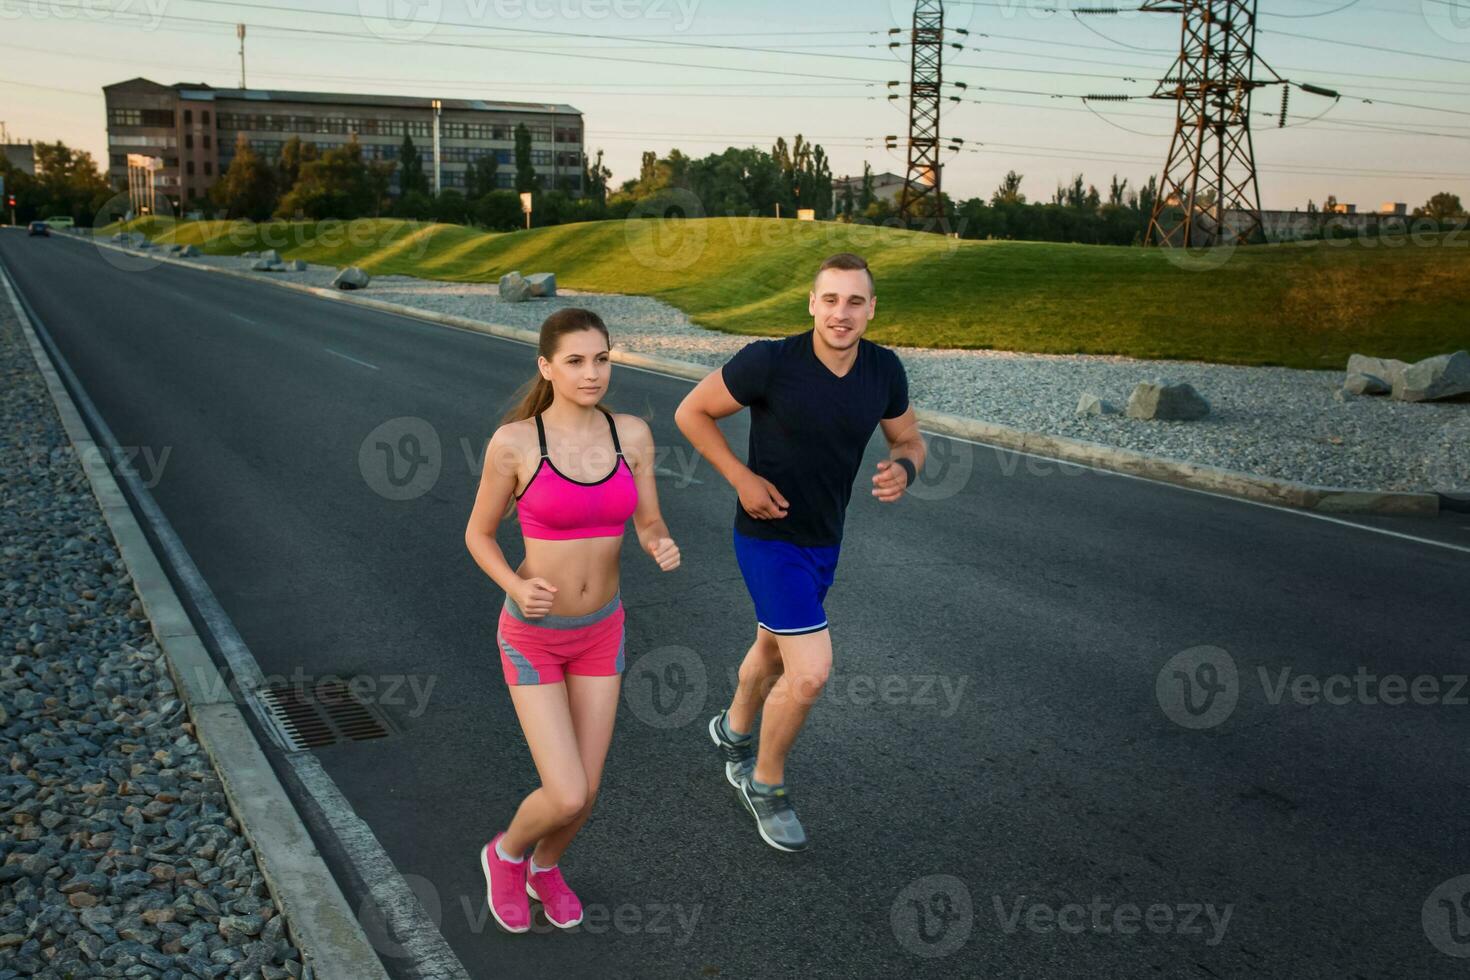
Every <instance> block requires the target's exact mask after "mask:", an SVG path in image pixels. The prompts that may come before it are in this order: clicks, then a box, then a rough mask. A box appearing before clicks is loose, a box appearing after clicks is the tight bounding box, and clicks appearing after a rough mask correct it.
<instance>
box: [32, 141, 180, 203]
mask: <svg viewBox="0 0 1470 980" xmlns="http://www.w3.org/2000/svg"><path fill="white" fill-rule="evenodd" d="M34 152H35V156H36V177H35V181H34V184H33V185H32V186H33V188H34V192H35V194H36V195H37V196H38V197H39V198H40V200H38V201H37V202H36V203H37V205H38V206H39V207H40V208H43V209H45V211H46V213H45V214H44V215H42V217H48V218H49V217H51V216H53V215H69V216H70V217H71V218H72V220H74V221H78V222H86V223H90V219H91V217H92V216H93V215H94V214H96V213H97V211H98V210H99V209H100V208H101V207H102V205H103V204H104V203H105V202H106V201H107V199H108V198H109V197H110V196H111V195H112V192H111V189H110V188H109V187H108V186H107V178H106V177H104V176H103V175H102V173H101V172H100V171H99V170H98V169H97V164H96V163H95V162H94V161H93V160H92V154H90V153H88V152H87V151H85V150H73V149H72V148H71V147H69V146H67V145H66V144H65V143H62V142H60V141H59V140H58V141H57V142H55V143H37V144H35V149H34ZM5 186H6V193H13V191H12V190H11V189H12V188H17V187H18V185H17V184H14V183H12V182H11V181H10V180H9V179H7V180H6V183H5ZM160 196H161V195H160ZM18 217H19V215H17V218H18Z"/></svg>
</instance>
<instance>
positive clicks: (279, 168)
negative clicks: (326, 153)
mask: <svg viewBox="0 0 1470 980" xmlns="http://www.w3.org/2000/svg"><path fill="white" fill-rule="evenodd" d="M320 156H321V154H320V153H318V152H317V148H316V144H315V143H303V142H301V137H300V136H293V137H291V138H290V139H288V140H287V141H286V144H285V145H284V146H282V147H281V159H280V160H278V161H277V162H276V186H277V187H279V188H280V189H281V190H282V192H285V191H289V190H290V189H291V188H293V187H295V186H296V181H297V180H299V179H300V178H301V165H302V164H303V163H310V162H311V161H313V160H316V159H318V158H319V157H320Z"/></svg>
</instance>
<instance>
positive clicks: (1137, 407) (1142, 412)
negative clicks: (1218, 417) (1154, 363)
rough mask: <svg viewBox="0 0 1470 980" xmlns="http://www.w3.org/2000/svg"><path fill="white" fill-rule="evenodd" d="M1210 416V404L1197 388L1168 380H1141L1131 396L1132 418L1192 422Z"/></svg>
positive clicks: (1129, 412) (1130, 410) (1130, 413)
mask: <svg viewBox="0 0 1470 980" xmlns="http://www.w3.org/2000/svg"><path fill="white" fill-rule="evenodd" d="M1208 414H1210V403H1209V402H1207V401H1205V399H1204V397H1203V396H1201V395H1200V393H1199V392H1197V391H1195V390H1194V386H1193V385H1190V384H1184V383H1178V384H1176V383H1173V382H1168V381H1140V382H1139V383H1138V385H1137V386H1136V387H1134V389H1133V394H1131V395H1129V396H1128V417H1129V418H1134V419H1160V420H1165V421H1189V420H1191V419H1202V418H1204V417H1205V416H1206V415H1208Z"/></svg>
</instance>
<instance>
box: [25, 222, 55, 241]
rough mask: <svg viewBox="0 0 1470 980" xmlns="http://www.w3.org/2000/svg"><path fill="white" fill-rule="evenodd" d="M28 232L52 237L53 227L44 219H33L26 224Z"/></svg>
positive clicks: (28, 233)
mask: <svg viewBox="0 0 1470 980" xmlns="http://www.w3.org/2000/svg"><path fill="white" fill-rule="evenodd" d="M26 234H27V235H40V236H42V237H43V238H50V237H51V229H50V227H48V226H47V224H46V222H44V221H32V222H31V223H30V224H28V225H26Z"/></svg>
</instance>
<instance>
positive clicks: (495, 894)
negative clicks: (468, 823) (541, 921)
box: [480, 831, 531, 932]
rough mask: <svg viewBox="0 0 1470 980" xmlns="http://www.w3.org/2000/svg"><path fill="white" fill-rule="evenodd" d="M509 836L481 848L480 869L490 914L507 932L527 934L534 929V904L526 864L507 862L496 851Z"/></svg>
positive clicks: (499, 836)
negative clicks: (531, 898) (532, 920)
mask: <svg viewBox="0 0 1470 980" xmlns="http://www.w3.org/2000/svg"><path fill="white" fill-rule="evenodd" d="M504 836H505V832H504V831H501V832H500V833H498V834H496V835H495V837H494V839H493V840H491V841H490V843H488V844H486V845H485V846H484V847H482V848H480V870H481V871H484V872H485V900H486V901H487V902H488V903H489V904H490V914H491V915H493V916H495V921H496V922H498V923H500V928H502V929H504V930H505V931H506V932H525V931H526V930H527V929H530V928H531V903H530V902H528V901H527V900H526V892H527V891H528V889H529V886H528V885H527V884H526V864H527V862H528V861H529V860H530V859H529V858H524V859H522V860H521V863H520V864H516V863H515V862H514V861H506V860H504V859H503V858H501V856H500V855H499V854H497V853H496V852H495V845H496V844H498V843H500V838H502V837H504Z"/></svg>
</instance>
